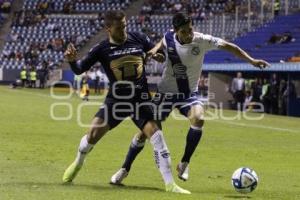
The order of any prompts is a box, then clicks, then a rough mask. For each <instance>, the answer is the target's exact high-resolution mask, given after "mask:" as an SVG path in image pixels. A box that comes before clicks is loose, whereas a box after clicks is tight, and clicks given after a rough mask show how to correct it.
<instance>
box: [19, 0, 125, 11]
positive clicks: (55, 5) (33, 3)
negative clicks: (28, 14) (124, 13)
mask: <svg viewBox="0 0 300 200" xmlns="http://www.w3.org/2000/svg"><path fill="white" fill-rule="evenodd" d="M45 2H46V3H47V4H48V7H49V8H50V10H51V11H52V12H62V11H63V10H64V6H65V5H67V4H69V6H71V7H72V10H73V11H75V12H78V13H84V12H94V13H95V12H99V11H105V10H110V9H112V8H113V9H125V8H126V7H127V6H128V5H129V3H130V1H129V0H126V1H124V0H109V1H99V0H98V1H96V0H95V1H78V0H74V1H70V0H60V1H56V0H25V2H24V5H23V9H24V10H34V9H36V8H37V7H38V6H39V5H40V3H45Z"/></svg>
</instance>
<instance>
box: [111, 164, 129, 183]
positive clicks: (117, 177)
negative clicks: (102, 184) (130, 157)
mask: <svg viewBox="0 0 300 200" xmlns="http://www.w3.org/2000/svg"><path fill="white" fill-rule="evenodd" d="M127 176H128V172H127V171H126V169H125V168H121V169H119V171H117V172H116V173H115V174H114V175H113V176H112V177H111V179H110V184H113V185H122V181H123V179H124V178H126V177H127Z"/></svg>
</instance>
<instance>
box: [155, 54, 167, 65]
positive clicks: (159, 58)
mask: <svg viewBox="0 0 300 200" xmlns="http://www.w3.org/2000/svg"><path fill="white" fill-rule="evenodd" d="M152 58H153V59H154V60H156V61H157V62H160V63H163V62H165V60H166V57H165V55H164V54H162V53H156V54H154V55H153V56H152Z"/></svg>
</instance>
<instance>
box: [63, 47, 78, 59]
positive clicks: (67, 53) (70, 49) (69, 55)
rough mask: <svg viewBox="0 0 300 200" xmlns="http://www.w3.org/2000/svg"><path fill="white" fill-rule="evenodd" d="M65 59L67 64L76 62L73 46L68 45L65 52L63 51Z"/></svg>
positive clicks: (75, 51)
mask: <svg viewBox="0 0 300 200" xmlns="http://www.w3.org/2000/svg"><path fill="white" fill-rule="evenodd" d="M64 55H65V58H66V59H67V61H68V62H74V61H76V57H77V50H76V48H75V46H74V45H73V44H72V43H70V44H69V45H68V47H67V50H66V51H65V54H64Z"/></svg>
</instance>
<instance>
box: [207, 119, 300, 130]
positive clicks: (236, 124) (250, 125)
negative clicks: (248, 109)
mask: <svg viewBox="0 0 300 200" xmlns="http://www.w3.org/2000/svg"><path fill="white" fill-rule="evenodd" d="M213 121H215V122H219V123H223V124H230V125H235V126H242V127H251V128H261V129H269V130H274V131H283V132H291V133H300V131H297V130H294V129H288V128H278V127H273V126H264V125H255V124H246V123H239V122H233V121H227V120H222V119H217V120H213Z"/></svg>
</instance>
